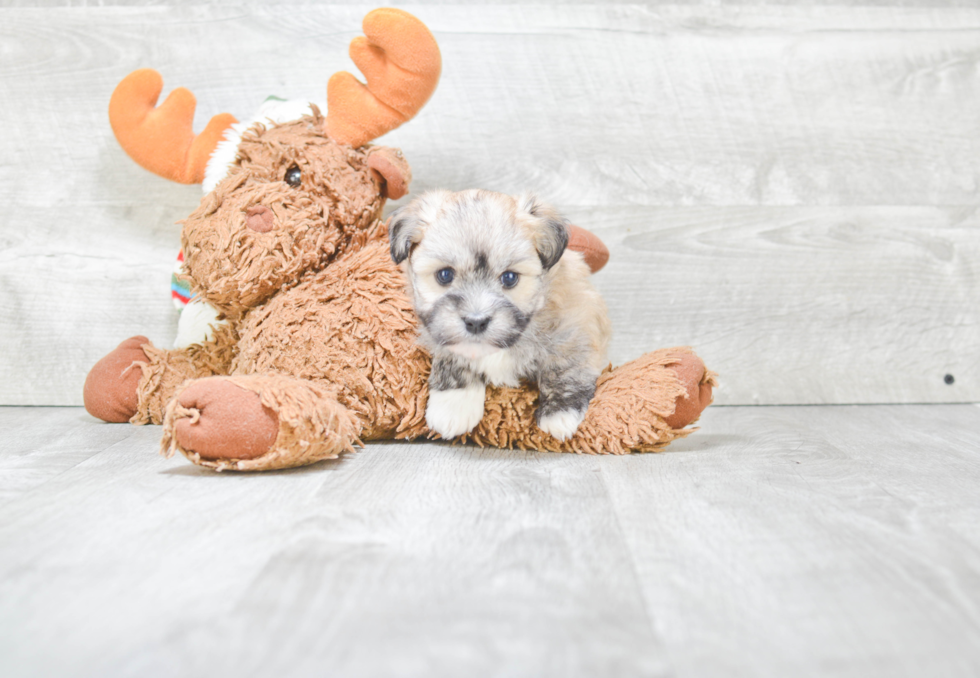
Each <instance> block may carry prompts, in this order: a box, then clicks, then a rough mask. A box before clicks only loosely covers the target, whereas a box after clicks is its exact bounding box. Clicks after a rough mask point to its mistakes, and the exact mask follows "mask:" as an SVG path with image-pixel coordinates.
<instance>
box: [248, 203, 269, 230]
mask: <svg viewBox="0 0 980 678" xmlns="http://www.w3.org/2000/svg"><path fill="white" fill-rule="evenodd" d="M274 220H275V217H274V216H273V214H272V210H270V209H269V208H268V207H266V206H265V205H252V206H251V207H249V208H248V211H247V212H246V213H245V225H246V226H248V227H249V228H250V229H252V230H253V231H257V232H259V233H268V232H269V231H271V230H272V225H273V223H274Z"/></svg>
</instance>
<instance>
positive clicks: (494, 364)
mask: <svg viewBox="0 0 980 678" xmlns="http://www.w3.org/2000/svg"><path fill="white" fill-rule="evenodd" d="M470 367H471V368H472V369H473V371H474V372H478V373H480V374H482V375H483V377H484V379H486V380H487V381H488V382H490V383H491V384H493V385H494V386H512V387H517V386H520V385H521V374H520V372H521V370H520V365H518V362H517V359H516V356H515V355H514V352H513V351H512V350H510V349H501V350H499V351H496V352H494V353H491V354H490V355H488V356H483V357H481V358H476V359H475V360H472V361H471V362H470Z"/></svg>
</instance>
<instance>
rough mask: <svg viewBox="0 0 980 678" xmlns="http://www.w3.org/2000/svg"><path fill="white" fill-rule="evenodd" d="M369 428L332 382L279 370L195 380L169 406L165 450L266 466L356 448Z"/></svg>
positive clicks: (220, 462)
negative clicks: (342, 400) (341, 398)
mask: <svg viewBox="0 0 980 678" xmlns="http://www.w3.org/2000/svg"><path fill="white" fill-rule="evenodd" d="M362 428H363V424H362V422H361V421H360V419H359V417H358V416H357V415H356V414H354V413H353V412H351V411H350V410H348V409H347V408H346V407H344V406H343V405H342V404H341V403H339V402H338V401H337V399H336V397H335V395H334V393H333V391H331V390H330V388H329V385H327V384H321V383H318V382H315V381H309V380H305V379H300V378H296V377H288V376H284V375H278V374H270V375H262V374H256V375H240V376H231V377H211V378H206V379H198V380H196V381H192V382H189V383H187V384H185V385H184V387H183V388H181V389H180V390H179V391H178V392H177V394H176V395H175V397H174V398H173V400H171V401H170V404H169V405H168V406H167V411H166V416H165V417H164V422H163V441H162V444H161V452H162V453H163V454H165V455H166V456H171V455H173V453H174V452H176V451H180V452H181V454H183V455H184V456H185V457H187V458H188V459H190V460H191V461H193V462H194V463H195V464H199V465H201V466H208V467H211V468H215V469H217V470H219V471H220V470H223V469H235V470H239V471H258V470H265V469H277V468H289V467H292V466H302V465H304V464H312V463H313V462H315V461H319V460H321V459H334V458H336V457H338V456H340V454H341V453H343V452H346V451H351V452H352V451H353V450H354V445H355V443H359V442H360V441H359V440H358V435H359V434H360V432H361V430H362Z"/></svg>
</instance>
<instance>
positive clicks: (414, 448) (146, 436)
mask: <svg viewBox="0 0 980 678" xmlns="http://www.w3.org/2000/svg"><path fill="white" fill-rule="evenodd" d="M0 430H2V431H3V442H2V443H0V515H2V518H0V675H3V676H5V677H7V678H11V677H14V676H41V675H59V676H130V675H133V676H137V675H138V676H141V677H148V676H209V677H211V676H220V675H234V676H250V675H256V676H273V675H296V676H305V675H310V676H313V675H316V676H357V677H360V676H426V677H436V676H454V677H455V676H491V675H492V676H563V677H565V676H646V675H677V676H780V677H782V676H805V675H833V676H861V677H862V678H865V677H867V676H916V677H919V676H975V675H977V674H978V672H980V642H978V639H980V493H978V488H980V444H978V440H980V435H978V434H980V408H978V407H977V406H976V405H943V406H939V405H932V406H911V405H909V406H895V405H893V406H852V407H830V406H827V407H728V408H717V407H716V408H713V409H711V410H709V411H708V412H707V413H706V415H705V417H704V419H703V421H702V429H701V431H700V432H698V433H697V434H695V435H694V436H692V437H691V438H689V439H687V440H684V441H681V442H679V443H677V444H675V445H674V446H672V447H671V448H670V450H669V451H668V452H666V453H663V454H657V455H644V456H633V457H621V458H616V457H578V456H570V455H553V454H527V453H521V452H507V451H499V450H479V449H472V448H463V447H448V446H444V445H436V444H404V445H372V446H370V447H368V448H367V449H366V450H364V451H362V452H360V453H358V454H357V455H354V456H352V457H350V458H347V459H344V460H341V461H338V462H326V463H321V464H318V465H316V466H312V467H309V468H305V469H299V470H293V471H287V472H277V473H263V474H251V475H249V474H232V473H224V474H216V473H213V472H209V471H206V470H204V469H201V468H198V467H195V466H192V465H191V464H189V463H188V462H187V461H185V460H184V459H182V458H175V459H170V460H167V459H164V458H162V457H160V456H158V455H157V454H156V446H157V441H158V438H159V434H160V430H159V429H158V428H155V427H144V428H138V427H131V426H128V425H108V424H99V423H96V422H95V421H93V420H92V419H91V418H90V417H88V416H87V415H86V414H85V413H84V411H83V410H80V409H76V408H13V407H11V408H0Z"/></svg>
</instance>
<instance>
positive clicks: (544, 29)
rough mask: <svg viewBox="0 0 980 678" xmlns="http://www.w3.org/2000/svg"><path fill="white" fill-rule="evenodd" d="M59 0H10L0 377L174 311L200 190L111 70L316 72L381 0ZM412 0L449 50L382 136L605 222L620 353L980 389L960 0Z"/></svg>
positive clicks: (54, 386) (296, 86) (815, 390)
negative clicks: (413, 115)
mask: <svg viewBox="0 0 980 678" xmlns="http://www.w3.org/2000/svg"><path fill="white" fill-rule="evenodd" d="M39 4H43V5H50V6H45V7H37V6H32V5H39ZM68 4H72V5H76V4H78V3H67V2H65V1H59V2H52V3H28V2H19V3H13V4H10V3H7V4H6V5H5V6H4V7H3V8H0V119H2V120H3V128H4V130H5V134H3V135H0V204H2V205H3V209H4V211H5V213H4V215H3V218H2V219H0V404H51V405H74V404H79V403H80V402H81V384H82V382H83V380H84V377H85V374H86V372H87V370H88V369H89V367H90V366H91V365H92V364H93V363H94V362H95V361H96V360H98V358H99V357H101V356H102V355H103V354H104V353H105V352H107V351H108V350H110V349H111V348H112V347H113V346H114V345H115V344H116V343H118V342H119V341H120V340H122V339H123V338H125V337H128V336H130V335H133V334H137V333H143V334H146V335H148V336H150V337H151V338H152V339H153V340H154V341H156V342H158V343H161V344H168V343H169V342H170V341H171V340H172V338H173V336H174V334H175V327H176V313H175V311H173V310H172V309H171V307H170V301H169V299H168V283H169V273H170V269H171V267H172V263H173V259H174V256H175V254H176V249H177V247H178V227H177V226H175V225H174V224H175V222H176V221H177V220H179V219H180V218H181V217H183V216H185V215H186V214H187V213H189V212H190V211H191V210H192V209H193V208H194V207H195V206H196V204H197V201H198V200H199V198H200V194H199V190H198V189H197V188H196V187H193V186H191V187H188V186H177V185H172V184H169V183H167V182H166V181H164V180H162V179H159V178H157V177H154V176H152V175H150V174H148V173H147V172H144V171H143V170H141V169H139V168H138V167H136V166H135V165H134V164H133V163H132V162H131V161H130V160H129V159H128V158H127V157H126V156H125V154H124V153H123V152H122V150H120V148H119V147H118V146H117V145H116V143H115V141H114V139H113V137H112V135H111V131H110V129H109V125H108V122H107V116H106V106H107V102H108V99H109V95H110V93H111V92H112V89H113V87H114V85H115V84H116V83H117V82H118V81H119V79H120V78H122V77H123V76H124V75H125V74H127V73H128V72H130V71H131V70H133V69H136V68H139V67H144V66H152V67H154V68H157V69H158V70H159V71H161V72H162V73H163V75H164V79H165V92H166V91H169V89H170V88H172V87H175V86H178V85H183V86H186V87H189V88H190V89H191V90H192V91H194V92H195V93H196V95H197V97H198V102H199V108H198V119H197V128H198V129H200V128H201V127H203V125H204V123H205V122H206V120H207V119H208V118H209V117H210V116H211V115H213V114H215V113H217V112H220V111H223V110H227V111H229V112H232V113H234V114H236V115H238V116H239V117H247V116H250V115H251V114H252V113H253V112H254V111H255V109H256V108H257V106H258V105H259V103H260V102H261V101H262V100H263V99H264V98H265V96H267V95H269V94H278V95H280V96H286V97H291V98H299V97H305V98H310V99H322V98H323V97H324V88H325V83H326V80H327V78H328V77H329V75H330V74H331V73H332V72H334V71H336V70H341V69H351V68H352V66H351V64H350V62H349V60H348V58H347V55H346V49H347V44H348V42H349V40H350V39H351V38H352V37H353V36H355V35H357V34H358V33H359V30H360V19H361V17H362V16H363V15H364V13H365V12H366V11H367V10H368V9H370V8H371V7H372V5H367V4H342V5H323V6H315V7H308V6H301V5H296V4H290V3H285V4H281V5H277V4H265V3H262V4H253V5H249V4H244V5H237V4H236V5H221V4H218V5H207V6H192V5H191V3H189V2H168V3H164V4H149V3H146V4H144V3H135V4H133V3H126V4H113V3H108V4H102V3H100V4H99V5H82V6H72V7H68V6H66V5H68ZM869 4H870V5H871V6H868V5H869ZM971 5H974V6H971ZM404 6H405V8H406V9H408V10H409V11H412V12H414V13H415V14H416V15H417V16H419V17H420V18H422V19H423V20H424V21H425V22H426V23H427V24H428V25H429V26H430V27H431V28H432V30H433V32H434V33H435V34H436V37H437V39H438V40H439V43H440V45H441V48H442V51H443V57H444V62H445V69H444V75H443V79H442V82H441V84H440V88H439V90H438V91H437V93H436V95H435V97H434V98H433V99H432V101H431V102H430V103H429V105H428V106H427V108H426V109H424V110H423V112H422V113H421V115H420V116H419V117H418V118H417V119H416V120H415V121H413V122H412V123H410V124H409V125H407V126H405V127H404V128H402V129H400V130H396V131H395V132H393V133H391V134H389V135H388V136H387V137H385V138H384V139H383V142H384V143H386V144H388V145H394V146H399V147H401V148H402V149H403V150H404V151H405V153H406V155H407V156H408V158H409V159H410V161H411V162H412V165H413V169H414V173H415V177H416V181H415V184H414V186H413V190H414V192H416V193H417V192H418V191H420V190H424V189H428V188H434V187H448V188H453V189H461V188H467V187H475V186H479V187H485V188H490V189H495V190H500V191H513V192H516V191H520V190H524V189H528V188H530V189H534V190H536V191H538V192H539V193H540V194H541V195H542V196H543V197H544V198H545V199H546V200H548V201H550V202H553V203H555V204H557V205H559V206H560V207H561V208H562V209H563V210H564V211H565V212H566V213H567V214H568V216H569V217H570V218H572V219H573V220H574V221H575V222H577V223H579V224H581V225H583V226H586V227H588V228H591V229H593V230H594V231H596V232H597V233H598V234H600V235H601V237H602V238H603V239H604V240H605V241H606V243H607V244H608V245H609V246H610V249H611V250H612V256H613V258H612V261H611V263H610V265H609V266H608V267H607V269H606V270H605V271H603V272H602V273H600V274H599V275H598V276H597V277H596V283H597V285H598V286H599V287H600V288H601V290H602V292H603V293H604V294H605V296H606V298H607V299H608V301H609V305H610V308H611V311H612V316H613V322H614V326H615V329H616V336H615V339H614V342H613V347H612V358H613V360H614V361H615V362H622V361H624V360H628V359H630V358H632V357H634V356H636V355H638V354H640V353H642V352H643V351H645V350H649V349H653V348H658V347H662V346H668V345H677V344H689V345H692V346H695V347H696V348H697V349H698V351H699V352H700V353H701V354H702V355H703V357H704V358H705V360H706V361H707V362H708V364H709V365H710V366H711V367H712V368H714V369H715V370H717V371H719V372H721V373H722V375H723V381H722V383H723V387H722V388H721V389H720V390H719V391H718V394H717V402H718V403H720V404H753V403H757V404H786V403H865V402H956V401H975V400H978V399H980V341H978V313H980V304H978V294H980V293H978V287H977V285H978V279H980V214H978V212H977V206H978V203H980V201H978V194H977V190H978V184H980V65H978V61H980V10H978V9H977V8H976V6H975V3H966V2H927V1H923V2H897V1H896V2H875V3H863V4H862V6H852V5H850V4H846V3H839V2H833V1H832V0H828V1H827V2H807V3H801V4H794V5H789V4H786V5H783V4H744V3H728V2H725V3H707V2H703V3H699V2H691V3H683V4H661V3H648V4H646V5H642V6H641V5H620V4H615V3H605V4H601V5H584V4H578V3H565V2H550V3H547V4H544V5H529V6H521V5H492V4H490V5H488V4H483V3H478V4H473V5H467V4H460V3H457V4H443V5H435V4H423V5H404ZM947 374H949V375H953V377H954V379H955V383H953V384H951V385H950V384H947V383H945V380H944V377H945V376H946V375H947Z"/></svg>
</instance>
